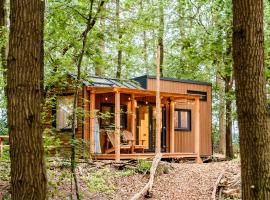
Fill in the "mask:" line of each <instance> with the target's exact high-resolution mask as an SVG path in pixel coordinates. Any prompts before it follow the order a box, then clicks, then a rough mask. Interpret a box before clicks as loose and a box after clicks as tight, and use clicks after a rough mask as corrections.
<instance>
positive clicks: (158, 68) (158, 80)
mask: <svg viewBox="0 0 270 200" xmlns="http://www.w3.org/2000/svg"><path fill="white" fill-rule="evenodd" d="M160 51H161V47H160V46H158V48H157V80H156V81H157V89H156V115H157V116H156V148H155V152H156V154H158V153H160V152H161V150H160V146H161V143H160V132H161V130H160V125H161V102H160Z"/></svg>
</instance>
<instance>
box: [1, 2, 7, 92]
mask: <svg viewBox="0 0 270 200" xmlns="http://www.w3.org/2000/svg"><path fill="white" fill-rule="evenodd" d="M6 28H7V10H6V0H0V37H1V38H2V40H3V41H5V38H6V37H7V35H6V30H5V29H6ZM0 51H1V65H2V70H3V78H4V83H6V77H7V74H6V70H7V45H6V44H4V43H3V44H1V47H0ZM5 95H6V94H5Z"/></svg>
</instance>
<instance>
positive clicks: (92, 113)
mask: <svg viewBox="0 0 270 200" xmlns="http://www.w3.org/2000/svg"><path fill="white" fill-rule="evenodd" d="M95 98H96V95H95V92H94V91H93V90H92V91H91V94H90V138H89V139H90V140H89V141H90V154H93V153H94V151H95Z"/></svg>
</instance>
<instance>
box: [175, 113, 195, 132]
mask: <svg viewBox="0 0 270 200" xmlns="http://www.w3.org/2000/svg"><path fill="white" fill-rule="evenodd" d="M174 128H175V130H179V131H191V110H184V109H176V110H175V111H174Z"/></svg>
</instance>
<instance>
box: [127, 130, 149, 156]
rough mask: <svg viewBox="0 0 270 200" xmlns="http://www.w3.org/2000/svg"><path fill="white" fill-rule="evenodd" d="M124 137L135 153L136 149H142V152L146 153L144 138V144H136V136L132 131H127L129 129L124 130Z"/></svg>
mask: <svg viewBox="0 0 270 200" xmlns="http://www.w3.org/2000/svg"><path fill="white" fill-rule="evenodd" d="M123 139H124V140H125V141H127V143H128V144H129V145H130V146H131V148H132V149H131V152H132V153H133V152H134V151H136V150H141V152H142V153H144V149H145V147H144V145H143V143H144V140H142V144H141V145H140V144H139V145H136V144H135V143H136V140H135V139H134V137H133V134H132V133H131V132H129V131H127V130H124V131H123Z"/></svg>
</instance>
